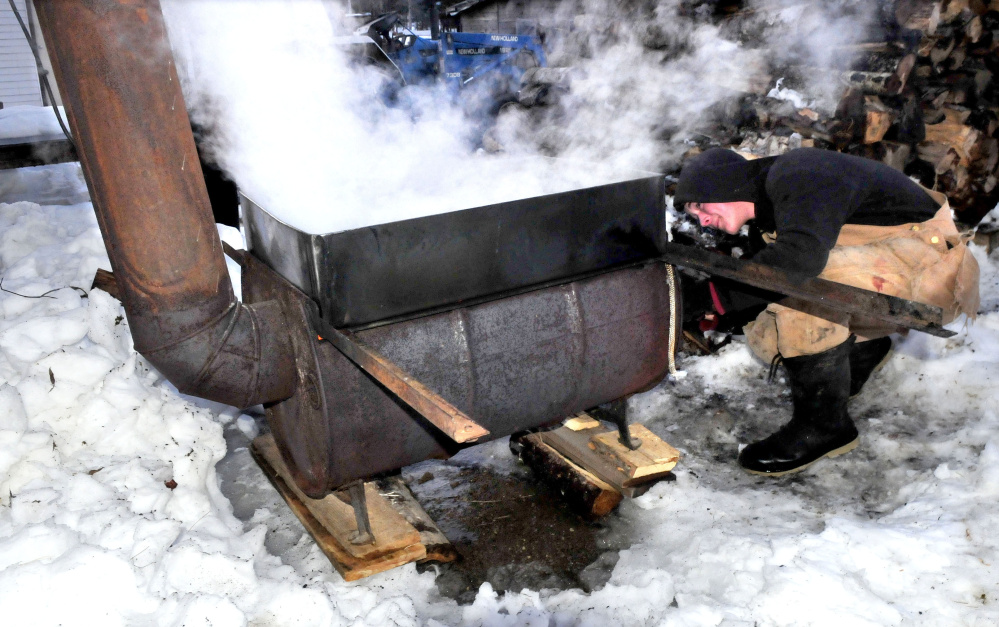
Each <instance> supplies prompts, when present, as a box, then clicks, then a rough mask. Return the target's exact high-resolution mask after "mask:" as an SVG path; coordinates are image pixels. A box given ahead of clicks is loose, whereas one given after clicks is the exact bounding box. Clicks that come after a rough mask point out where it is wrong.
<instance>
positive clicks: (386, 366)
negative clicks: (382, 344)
mask: <svg viewBox="0 0 999 627" xmlns="http://www.w3.org/2000/svg"><path fill="white" fill-rule="evenodd" d="M312 325H313V328H314V329H316V330H318V331H319V332H320V333H321V335H322V337H323V339H326V340H329V342H330V343H331V344H333V346H336V348H337V350H339V351H340V352H341V353H343V354H344V355H346V356H347V357H348V358H350V360H351V361H352V362H354V363H355V364H357V365H358V366H359V367H360V368H361V369H362V370H364V371H365V372H367V373H368V374H369V375H371V376H372V377H374V378H375V379H377V380H378V382H379V383H381V384H382V385H384V386H385V387H387V388H388V389H389V390H391V391H392V393H393V394H395V395H396V396H398V397H399V398H400V399H401V400H402V401H404V402H405V403H406V404H407V405H409V406H410V407H412V408H413V409H415V410H416V411H418V412H419V413H420V415H422V416H423V417H424V418H426V419H427V420H428V421H430V423H431V424H433V425H434V426H435V427H437V428H438V429H440V430H441V431H443V432H444V433H445V434H446V435H447V437H449V438H451V439H452V440H454V441H455V442H457V443H458V444H465V443H467V442H468V443H470V442H475V441H476V440H480V439H482V438H484V437H486V436H487V435H489V431H488V430H487V429H485V428H483V426H482V425H480V424H478V423H477V422H475V421H474V420H472V419H471V418H469V417H468V416H466V415H465V414H464V413H463V412H462V411H460V410H458V409H457V408H455V407H454V405H452V404H451V403H449V402H447V401H446V400H444V399H443V398H441V396H440V395H439V394H437V393H435V392H434V391H433V390H430V389H428V388H427V386H425V385H423V383H421V382H420V381H419V380H418V379H416V378H414V377H411V376H410V375H408V374H407V373H405V372H403V371H402V369H400V368H399V367H398V366H396V365H395V364H393V363H392V362H391V361H390V360H388V359H386V358H385V356H384V355H380V354H379V353H378V351H375V350H372V349H371V347H369V346H367V345H366V344H365V343H364V342H363V341H361V340H360V339H358V338H357V336H356V335H354V334H353V333H351V332H350V331H339V330H337V329H335V328H333V327H332V326H331V325H330V324H328V323H326V322H325V321H324V320H323V319H322V318H321V317H320V316H319V315H318V311H316V313H315V315H313V316H312Z"/></svg>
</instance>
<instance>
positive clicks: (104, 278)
mask: <svg viewBox="0 0 999 627" xmlns="http://www.w3.org/2000/svg"><path fill="white" fill-rule="evenodd" d="M94 288H97V289H99V290H104V291H105V292H107V293H108V294H110V295H111V296H112V297H113V298H116V299H118V300H121V293H120V292H119V291H118V280H117V279H116V278H115V277H114V273H112V272H108V271H107V270H104V269H102V268H98V269H97V274H95V275H94V280H93V282H92V283H91V284H90V289H94Z"/></svg>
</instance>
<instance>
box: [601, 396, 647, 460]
mask: <svg viewBox="0 0 999 627" xmlns="http://www.w3.org/2000/svg"><path fill="white" fill-rule="evenodd" d="M590 413H591V414H593V415H594V418H598V419H599V420H606V421H608V422H613V423H614V424H615V425H617V433H618V439H619V440H620V441H621V444H623V445H624V446H625V447H626V448H628V449H630V450H632V451H635V450H638V447H640V446H641V445H642V441H641V440H636V439H635V438H633V437H631V431H630V430H629V429H628V401H626V400H625V399H623V398H619V399H617V400H616V401H611V402H610V403H607V404H606V405H603V406H601V407H600V408H598V409H597V410H595V411H594V410H591V411H590Z"/></svg>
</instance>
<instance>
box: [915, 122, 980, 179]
mask: <svg viewBox="0 0 999 627" xmlns="http://www.w3.org/2000/svg"><path fill="white" fill-rule="evenodd" d="M943 114H944V119H943V120H942V121H940V122H938V123H937V124H927V125H926V141H927V142H932V143H940V144H946V145H948V146H950V147H952V148H954V150H955V151H957V154H958V158H959V163H960V164H961V165H962V166H964V167H967V166H968V165H969V163H970V162H971V154H972V153H973V152H974V151H975V145H976V144H977V143H978V141H979V139H980V138H981V133H979V132H978V131H977V130H976V129H975V128H973V127H971V126H968V125H966V124H965V121H967V119H968V116H969V115H970V114H971V112H970V111H962V110H958V109H951V108H945V109H944V110H943Z"/></svg>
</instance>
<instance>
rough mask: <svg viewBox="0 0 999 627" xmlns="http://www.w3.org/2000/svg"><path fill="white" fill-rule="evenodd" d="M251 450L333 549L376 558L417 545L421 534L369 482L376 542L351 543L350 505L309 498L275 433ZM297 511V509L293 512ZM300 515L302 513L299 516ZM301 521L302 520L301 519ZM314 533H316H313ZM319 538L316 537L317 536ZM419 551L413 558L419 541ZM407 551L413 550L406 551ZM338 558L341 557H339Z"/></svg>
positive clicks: (367, 559) (354, 526) (355, 557)
mask: <svg viewBox="0 0 999 627" xmlns="http://www.w3.org/2000/svg"><path fill="white" fill-rule="evenodd" d="M252 450H253V452H254V454H255V456H256V457H257V458H258V462H259V461H261V460H262V461H263V462H264V463H261V467H263V468H264V470H265V472H268V469H270V472H269V473H268V474H270V473H273V474H274V475H275V476H276V477H278V478H280V479H281V481H282V482H283V483H284V489H283V490H282V488H280V487H279V490H282V495H283V496H285V500H287V501H289V504H290V502H291V500H292V499H289V498H288V496H287V493H288V492H289V491H290V494H291V496H293V497H294V499H293V500H296V501H297V502H298V503H300V504H302V506H304V507H305V509H307V510H308V512H309V514H311V515H312V517H313V518H315V519H316V521H318V523H319V524H320V525H321V526H322V528H323V529H324V530H325V531H326V532H327V534H328V535H330V536H332V537H333V538H334V539H335V540H336V542H335V544H336V545H338V548H337V550H336V551H335V553H336V554H337V555H338V556H339V555H342V554H347V555H349V556H350V557H351V558H352V559H353V560H356V561H357V562H371V561H377V560H378V559H379V558H383V557H388V556H389V555H391V554H394V553H397V552H399V551H405V550H406V549H407V548H408V547H410V546H412V545H420V534H419V532H418V531H417V530H416V529H415V528H413V526H412V525H410V524H409V523H408V522H406V520H405V519H404V518H403V517H402V516H401V515H399V514H398V513H397V512H396V511H395V510H394V509H392V506H391V505H389V503H388V502H387V501H386V500H385V499H383V498H382V497H381V496H380V495H379V494H378V489H377V488H376V486H375V485H374V484H372V483H366V484H365V486H364V488H365V497H366V500H367V504H368V518H369V519H370V521H371V532H372V533H373V534H374V536H375V542H373V543H371V544H362V545H355V544H351V542H350V537H351V535H352V534H353V533H354V532H355V531H356V530H357V523H356V521H355V519H354V510H353V508H352V507H351V506H350V505H348V504H346V503H344V502H343V501H341V500H340V499H339V498H337V496H335V495H333V494H331V495H329V496H326V497H324V498H321V499H311V498H309V497H308V496H306V495H305V494H304V493H303V492H302V491H301V490H299V489H298V487H297V486H296V485H295V482H294V480H292V478H291V476H290V474H289V473H288V469H287V468H286V467H285V465H284V460H282V459H281V454H280V453H279V452H278V448H277V444H276V443H275V442H274V436H272V435H271V434H267V435H263V436H260V437H258V438H257V439H255V440H254V441H253V446H252ZM297 513H298V511H297V510H296V514H297ZM299 518H301V516H299ZM303 522H304V521H303ZM313 537H315V536H313ZM316 541H317V542H320V540H319V538H316ZM320 547H321V548H323V550H324V551H326V547H324V546H323V545H322V543H321V542H320ZM420 547H421V548H420V550H419V551H416V552H415V553H420V556H419V557H418V558H416V559H422V558H423V557H424V556H425V555H426V551H425V550H424V549H423V548H422V545H420ZM409 553H414V552H413V551H409ZM337 559H340V558H339V557H338V558H337Z"/></svg>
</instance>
